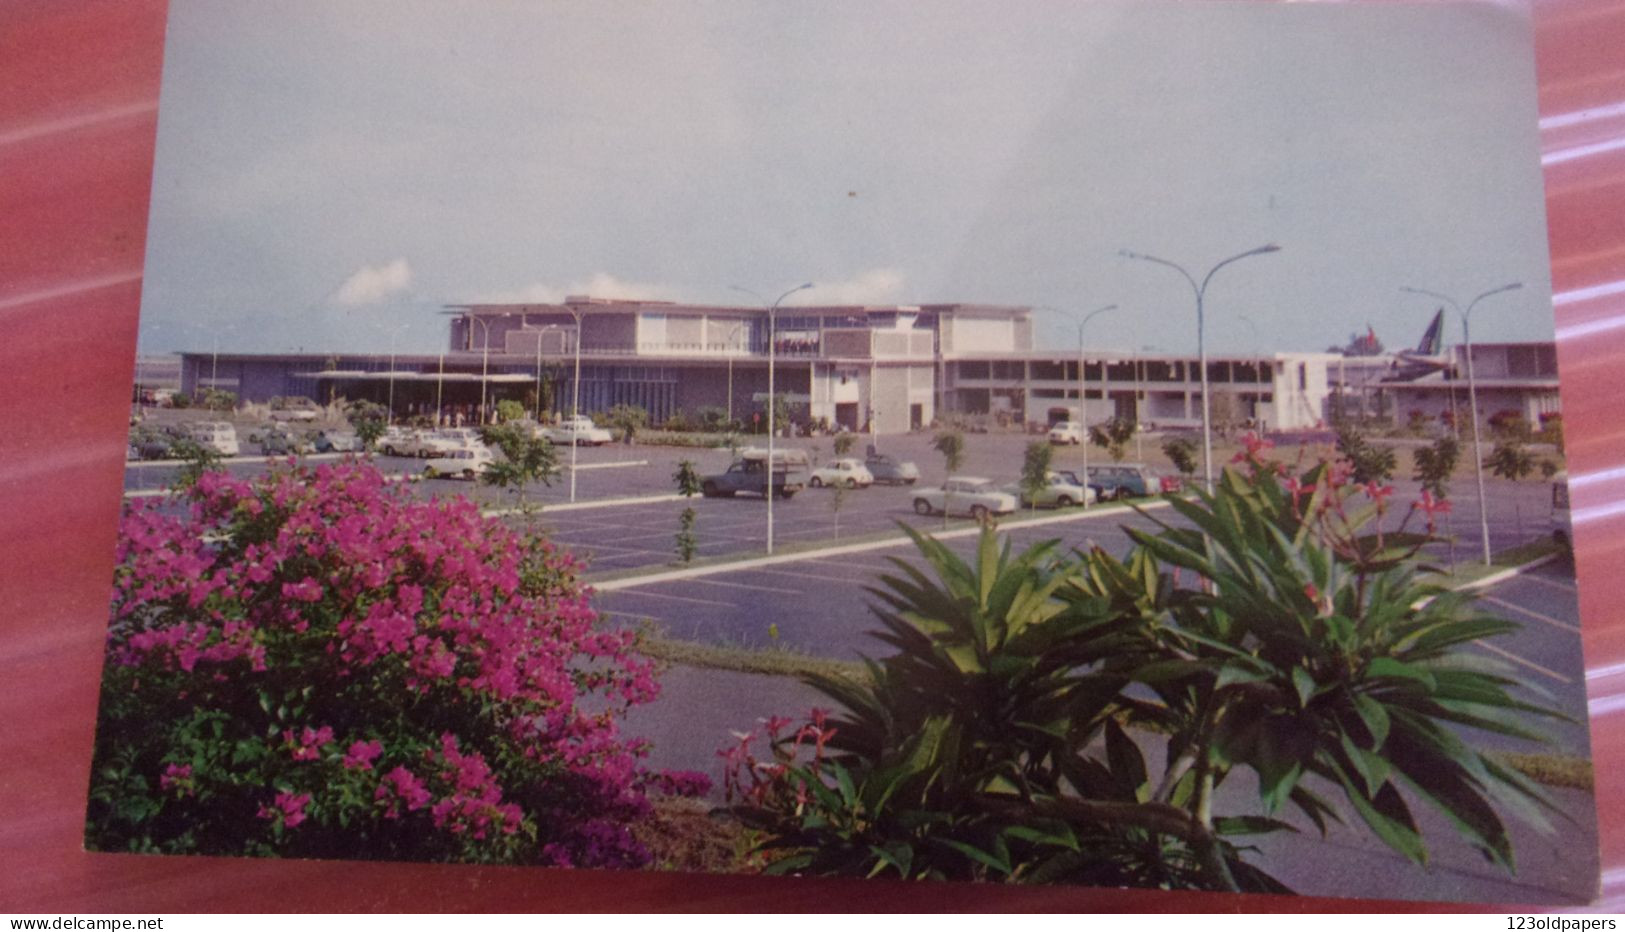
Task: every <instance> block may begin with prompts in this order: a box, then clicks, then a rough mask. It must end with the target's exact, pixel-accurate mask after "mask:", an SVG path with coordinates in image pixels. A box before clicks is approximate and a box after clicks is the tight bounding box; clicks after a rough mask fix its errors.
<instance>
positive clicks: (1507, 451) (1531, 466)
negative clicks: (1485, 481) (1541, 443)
mask: <svg viewBox="0 0 1625 932" xmlns="http://www.w3.org/2000/svg"><path fill="white" fill-rule="evenodd" d="M1484 465H1485V466H1488V467H1489V469H1490V472H1492V473H1494V474H1496V475H1497V476H1500V477H1501V478H1503V479H1511V480H1512V481H1513V482H1517V481H1518V480H1519V479H1525V478H1528V476H1529V474H1530V473H1532V472H1534V471H1535V457H1534V454H1532V453H1530V452H1529V448H1528V447H1525V446H1524V445H1523V443H1522V442H1521V441H1518V440H1511V439H1508V440H1502V441H1501V442H1500V443H1497V444H1496V445H1495V447H1494V448H1493V449H1491V450H1490V455H1489V456H1487V457H1485V458H1484ZM1553 472H1556V470H1553Z"/></svg>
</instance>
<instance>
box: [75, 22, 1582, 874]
mask: <svg viewBox="0 0 1625 932" xmlns="http://www.w3.org/2000/svg"><path fill="white" fill-rule="evenodd" d="M166 41H167V45H166V53H165V66H164V67H165V71H164V79H163V91H162V102H161V108H160V118H159V119H160V122H159V136H158V150H157V158H156V167H155V171H154V181H153V196H152V214H151V226H150V232H149V238H148V252H147V266H146V274H145V278H144V285H143V287H144V291H143V297H142V320H141V331H140V344H139V346H138V361H137V369H136V381H135V384H134V385H133V386H132V388H131V419H130V420H131V433H130V444H129V450H128V457H129V459H128V464H127V469H126V482H125V486H126V488H125V493H124V495H125V504H124V509H123V515H122V518H121V524H120V530H119V534H118V550H117V555H116V570H115V574H114V579H113V587H112V598H111V605H110V617H109V627H108V637H107V652H106V666H105V671H104V681H103V693H102V701H101V707H100V715H99V720H98V729H97V739H96V750H95V761H94V766H93V777H92V785H91V788H90V794H89V799H88V801H87V815H86V828H85V843H86V846H87V847H88V848H90V849H93V850H97V851H109V852H132V853H145V854H157V855H181V854H206V855H237V856H246V857H263V858H339V859H365V860H410V861H430V862H443V863H454V862H469V863H482V864H513V865H530V866H536V867H541V868H623V869H637V870H655V871H703V872H721V873H735V874H752V875H769V876H779V877H784V878H797V877H852V878H887V879H893V880H898V879H901V880H908V881H918V882H922V883H933V882H962V883H983V884H1034V885H1037V884H1056V885H1074V886H1077V887H1089V886H1095V887H1145V888H1152V889H1191V890H1206V891H1237V892H1253V893H1259V892H1263V893H1281V894H1288V893H1298V894H1307V895H1315V896H1337V897H1372V898H1383V899H1393V898H1399V899H1413V900H1429V901H1449V902H1518V903H1530V904H1576V903H1584V902H1587V901H1588V900H1590V899H1591V898H1592V897H1593V896H1594V895H1595V891H1596V888H1597V882H1598V850H1597V827H1596V810H1595V804H1594V800H1593V796H1592V776H1591V759H1590V744H1589V739H1588V731H1587V720H1586V701H1585V698H1586V697H1585V678H1584V665H1583V662H1582V657H1581V643H1580V619H1579V609H1578V596H1577V593H1576V588H1575V579H1574V570H1573V559H1572V552H1571V549H1570V547H1571V545H1570V539H1569V538H1570V526H1569V510H1568V495H1567V484H1566V476H1567V473H1566V467H1565V460H1564V434H1563V412H1562V405H1561V400H1560V396H1559V391H1558V386H1559V381H1558V371H1557V362H1556V350H1555V342H1554V336H1553V325H1552V314H1551V305H1552V295H1551V281H1550V269H1549V263H1548V259H1547V243H1546V226H1545V222H1544V193H1543V188H1542V180H1541V173H1540V166H1539V161H1538V139H1537V134H1536V109H1535V95H1534V70H1533V52H1532V44H1531V31H1530V25H1529V22H1528V21H1527V19H1526V18H1524V17H1523V16H1521V15H1519V14H1517V13H1515V12H1512V11H1509V10H1507V9H1504V8H1501V7H1499V6H1492V5H1487V4H1462V5H1448V4H1427V5H1418V6H1406V5H1388V4H1384V5H1380V6H1363V5H1361V6H1328V5H1289V4H1246V3H1239V4H1205V3H1189V4H1180V3H1168V4H1160V3H1159V4H1144V3H1122V2H1101V3H1090V4H1064V5H1063V4H1050V3H1040V2H1032V3H1018V4H1016V5H1013V6H1012V5H1008V4H1005V5H999V6H990V5H985V4H973V3H951V4H933V5H931V6H930V7H928V8H927V7H921V6H918V5H911V4H902V3H882V4H869V5H862V6H855V5H814V6H801V7H795V8H788V7H784V6H779V5H769V4H762V3H748V2H726V3H716V4H705V5H692V6H681V7H673V6H659V5H656V6H650V5H645V4H632V3H610V4H596V5H592V6H582V5H574V4H563V3H548V4H529V5H511V6H510V5H500V6H480V7H470V6H468V5H465V4H452V3H444V4H436V3H418V4H411V5H404V6H400V5H385V6H378V5H370V4H360V3H347V4H327V3H315V2H307V3H293V4H290V5H283V6H280V7H278V9H277V10H275V11H267V10H265V9H263V8H261V7H259V6H255V5H250V4H247V3H219V2H209V3H204V2H195V0H174V2H173V3H172V4H171V8H170V25H169V30H168V34H167V40H166ZM784 882H786V883H793V882H794V880H793V879H787V880H785V881H784Z"/></svg>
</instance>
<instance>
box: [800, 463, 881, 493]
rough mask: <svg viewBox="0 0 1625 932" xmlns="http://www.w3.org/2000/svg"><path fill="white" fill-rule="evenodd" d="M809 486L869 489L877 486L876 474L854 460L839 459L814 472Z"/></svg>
mask: <svg viewBox="0 0 1625 932" xmlns="http://www.w3.org/2000/svg"><path fill="white" fill-rule="evenodd" d="M807 484H808V485H810V486H812V487H813V488H815V489H816V488H820V487H822V486H826V485H830V486H835V485H838V486H842V487H844V488H848V489H857V488H868V487H869V486H871V485H874V484H875V477H874V474H873V473H871V472H869V470H868V469H867V468H866V467H865V466H864V465H863V464H862V463H860V462H858V461H857V460H854V459H838V460H836V461H835V462H833V463H828V464H826V465H823V466H820V467H818V468H817V469H815V470H813V472H812V478H810V479H808V480H807Z"/></svg>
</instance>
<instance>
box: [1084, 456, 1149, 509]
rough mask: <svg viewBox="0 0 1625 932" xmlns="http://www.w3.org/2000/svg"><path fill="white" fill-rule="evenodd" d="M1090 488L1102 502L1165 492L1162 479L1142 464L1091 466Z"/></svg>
mask: <svg viewBox="0 0 1625 932" xmlns="http://www.w3.org/2000/svg"><path fill="white" fill-rule="evenodd" d="M1089 487H1090V488H1092V489H1094V490H1095V493H1096V494H1097V495H1098V496H1099V498H1100V499H1101V500H1102V501H1108V500H1113V499H1119V498H1138V497H1140V496H1143V495H1156V494H1158V493H1160V492H1162V491H1163V490H1164V489H1163V482H1162V479H1161V478H1159V477H1158V476H1157V474H1156V472H1154V471H1153V470H1152V469H1151V467H1149V466H1146V465H1144V464H1142V463H1109V464H1105V465H1101V466H1090V467H1089Z"/></svg>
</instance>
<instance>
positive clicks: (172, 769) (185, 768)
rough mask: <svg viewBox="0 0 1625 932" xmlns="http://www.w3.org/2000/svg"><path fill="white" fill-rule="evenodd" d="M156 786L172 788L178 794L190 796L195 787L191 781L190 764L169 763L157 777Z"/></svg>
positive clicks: (166, 788) (164, 788)
mask: <svg viewBox="0 0 1625 932" xmlns="http://www.w3.org/2000/svg"><path fill="white" fill-rule="evenodd" d="M158 788H159V789H163V790H168V789H173V790H175V791H176V793H177V794H178V795H180V796H190V795H191V794H192V793H193V792H194V791H195V789H196V786H195V784H194V783H193V781H192V765H191V764H170V765H169V766H168V767H165V768H164V772H163V774H162V775H160V776H159V777H158Z"/></svg>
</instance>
